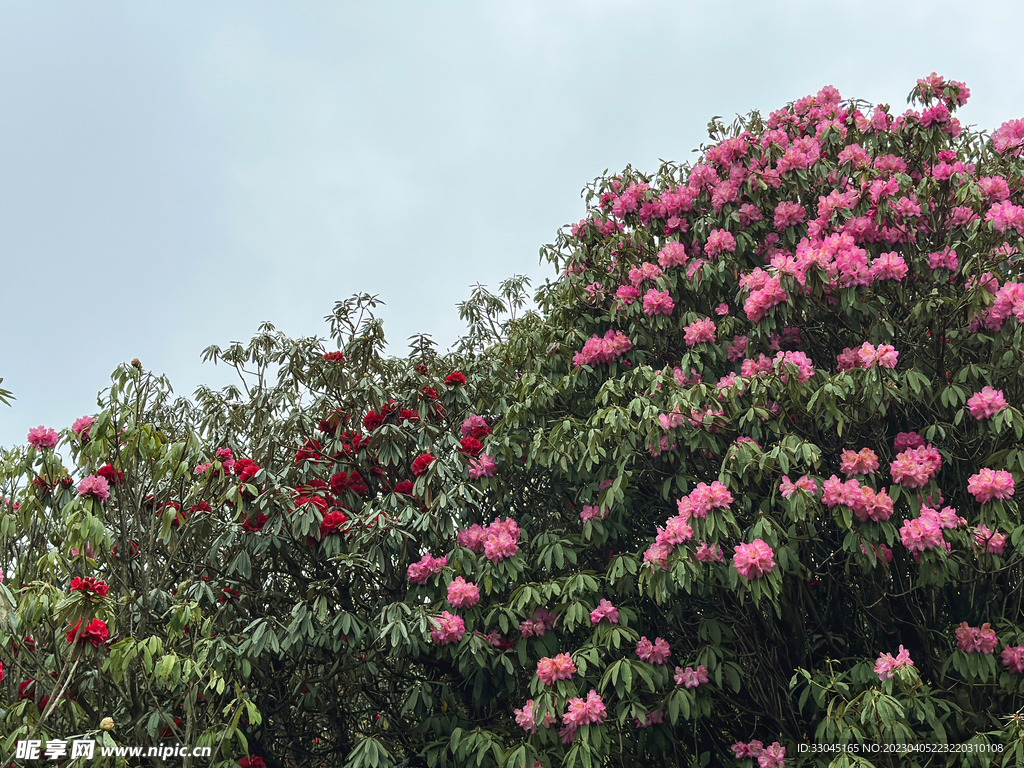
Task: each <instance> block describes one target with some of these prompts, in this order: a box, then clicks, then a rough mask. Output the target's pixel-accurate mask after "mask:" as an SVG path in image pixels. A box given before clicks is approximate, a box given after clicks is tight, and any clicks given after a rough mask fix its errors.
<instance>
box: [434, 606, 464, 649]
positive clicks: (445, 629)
mask: <svg viewBox="0 0 1024 768" xmlns="http://www.w3.org/2000/svg"><path fill="white" fill-rule="evenodd" d="M430 622H431V624H433V629H431V630H430V639H431V640H433V641H434V642H435V643H437V644H438V645H448V644H449V643H457V642H459V641H460V640H462V638H463V637H464V636H465V634H466V623H465V622H464V621H463V620H462V617H461V616H455V615H453V614H451V613H449V612H448V611H442V612H441V615H440V616H435V617H433V618H432V619H431V620H430Z"/></svg>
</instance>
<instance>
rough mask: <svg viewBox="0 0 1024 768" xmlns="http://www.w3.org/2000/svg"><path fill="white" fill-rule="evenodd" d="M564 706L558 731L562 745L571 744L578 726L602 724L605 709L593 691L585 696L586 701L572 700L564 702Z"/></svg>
mask: <svg viewBox="0 0 1024 768" xmlns="http://www.w3.org/2000/svg"><path fill="white" fill-rule="evenodd" d="M566 705H567V708H566V712H565V714H564V715H562V723H563V725H562V729H561V731H559V735H560V736H561V738H562V742H563V743H566V744H568V743H569V742H571V741H572V740H573V738H575V736H576V731H577V730H578V729H579V728H580V726H583V725H597V724H598V723H603V722H604V717H605V709H606V708H605V705H604V701H603V700H602V699H601V697H600V696H599V695H598V693H597V691H595V690H593V689H591V691H590V693H588V694H587V698H586V699H582V698H572V699H569V700H568V701H567V702H566Z"/></svg>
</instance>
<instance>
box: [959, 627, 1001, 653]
mask: <svg viewBox="0 0 1024 768" xmlns="http://www.w3.org/2000/svg"><path fill="white" fill-rule="evenodd" d="M998 644H999V638H998V637H996V632H995V630H994V629H992V625H991V624H989V623H988V622H985V623H984V624H982V625H981V626H980V627H971V626H968V624H967V622H966V621H961V622H960V626H959V627H957V629H956V647H957V648H959V649H960V650H961V651H963V652H964V653H983V654H986V655H987V654H990V653H992V652H993V651H995V649H996V646H997V645H998Z"/></svg>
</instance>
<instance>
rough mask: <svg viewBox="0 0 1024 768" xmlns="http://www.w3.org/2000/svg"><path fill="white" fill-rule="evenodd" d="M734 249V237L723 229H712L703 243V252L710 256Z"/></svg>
mask: <svg viewBox="0 0 1024 768" xmlns="http://www.w3.org/2000/svg"><path fill="white" fill-rule="evenodd" d="M735 250H736V238H735V237H733V236H732V235H731V234H730V233H728V232H726V231H725V230H724V229H713V230H711V234H709V235H708V241H707V243H706V244H705V245H704V253H706V254H707V255H708V256H710V257H711V258H714V257H715V256H719V255H721V254H723V253H732V252H733V251H735Z"/></svg>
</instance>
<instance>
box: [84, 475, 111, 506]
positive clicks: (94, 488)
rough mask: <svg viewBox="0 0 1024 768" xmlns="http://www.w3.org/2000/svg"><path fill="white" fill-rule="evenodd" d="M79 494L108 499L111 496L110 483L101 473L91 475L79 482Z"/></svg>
mask: <svg viewBox="0 0 1024 768" xmlns="http://www.w3.org/2000/svg"><path fill="white" fill-rule="evenodd" d="M78 495H79V496H91V497H92V498H94V499H99V500H100V501H106V500H107V499H109V498H110V484H109V483H107V481H106V480H105V479H104V478H102V477H100V476H99V475H89V476H88V477H86V478H83V479H82V481H81V482H80V483H79V484H78Z"/></svg>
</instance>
